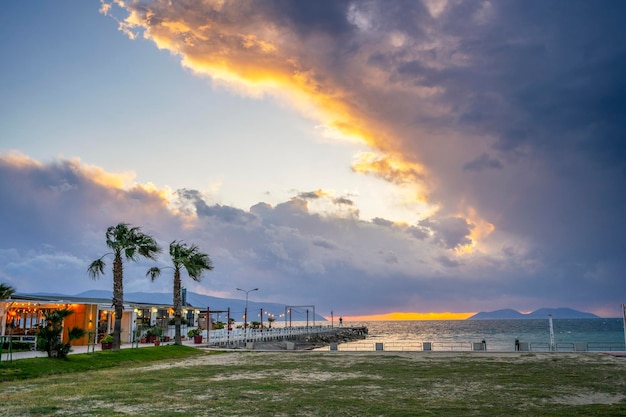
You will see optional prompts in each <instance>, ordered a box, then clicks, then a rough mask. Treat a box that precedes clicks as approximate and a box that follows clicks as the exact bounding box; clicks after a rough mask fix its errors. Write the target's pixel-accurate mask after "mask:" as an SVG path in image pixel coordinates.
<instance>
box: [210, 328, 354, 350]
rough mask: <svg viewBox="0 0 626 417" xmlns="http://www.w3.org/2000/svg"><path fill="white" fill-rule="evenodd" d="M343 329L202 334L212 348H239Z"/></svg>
mask: <svg viewBox="0 0 626 417" xmlns="http://www.w3.org/2000/svg"><path fill="white" fill-rule="evenodd" d="M341 329H342V328H341V327H332V326H297V327H277V328H271V329H251V328H248V329H245V330H244V329H232V330H227V329H218V330H210V331H209V332H208V333H207V331H206V330H204V331H203V332H202V336H203V343H207V344H209V345H211V346H220V347H225V346H238V345H241V344H243V343H246V342H257V341H258V342H268V341H272V340H290V339H294V338H297V337H301V336H307V335H318V334H323V333H333V332H336V331H339V330H341Z"/></svg>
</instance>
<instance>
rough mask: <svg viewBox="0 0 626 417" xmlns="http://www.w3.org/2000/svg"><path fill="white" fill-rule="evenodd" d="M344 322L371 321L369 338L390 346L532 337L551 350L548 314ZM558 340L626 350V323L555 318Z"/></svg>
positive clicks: (503, 343) (491, 343)
mask: <svg viewBox="0 0 626 417" xmlns="http://www.w3.org/2000/svg"><path fill="white" fill-rule="evenodd" d="M344 326H349V327H356V326H366V327H367V328H368V330H369V336H368V338H367V339H366V340H365V341H363V342H354V343H351V344H345V347H348V346H351V345H355V346H358V344H359V343H361V344H362V343H369V344H370V345H371V344H373V343H376V342H380V343H383V344H387V345H388V346H392V345H397V346H406V348H403V349H402V350H412V349H411V346H414V347H415V346H419V348H416V349H415V350H421V344H422V343H424V342H431V343H432V344H433V350H471V348H470V346H472V343H476V342H482V341H483V340H484V341H485V343H486V345H487V350H493V351H513V350H515V340H516V339H517V340H519V341H520V342H527V343H529V344H531V346H532V347H534V349H533V350H542V349H547V348H548V347H549V344H550V327H549V322H548V319H547V318H546V319H545V320H544V319H532V320H531V319H523V320H437V321H434V320H433V321H428V320H419V321H367V322H346V323H344ZM553 328H554V342H555V345H556V347H557V350H573V349H574V345H575V344H576V343H585V344H587V346H588V347H589V349H588V350H625V347H624V326H623V322H622V320H621V319H619V318H616V319H604V318H603V319H554V320H553Z"/></svg>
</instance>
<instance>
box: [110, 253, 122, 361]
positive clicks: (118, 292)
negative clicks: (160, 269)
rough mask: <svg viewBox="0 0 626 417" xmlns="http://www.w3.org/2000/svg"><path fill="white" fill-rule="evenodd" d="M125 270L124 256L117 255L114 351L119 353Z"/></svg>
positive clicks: (114, 273) (114, 271)
mask: <svg viewBox="0 0 626 417" xmlns="http://www.w3.org/2000/svg"><path fill="white" fill-rule="evenodd" d="M123 281H124V270H123V264H122V256H121V254H120V253H117V252H116V253H115V259H114V260H113V307H114V309H115V324H114V326H113V346H112V350H114V351H119V350H120V345H121V335H122V314H124V282H123Z"/></svg>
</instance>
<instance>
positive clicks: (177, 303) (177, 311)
mask: <svg viewBox="0 0 626 417" xmlns="http://www.w3.org/2000/svg"><path fill="white" fill-rule="evenodd" d="M180 286H181V284H180V269H178V268H176V269H175V270H174V329H175V330H174V344H176V345H181V344H182V343H183V342H182V338H181V337H180V322H181V316H182V311H181V310H182V308H181V304H182V301H181V295H180Z"/></svg>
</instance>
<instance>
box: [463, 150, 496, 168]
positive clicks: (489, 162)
mask: <svg viewBox="0 0 626 417" xmlns="http://www.w3.org/2000/svg"><path fill="white" fill-rule="evenodd" d="M463 169H464V170H466V171H474V172H480V171H482V170H483V169H502V164H501V163H500V161H498V160H497V159H491V158H490V157H489V155H487V154H486V153H484V154H482V155H481V156H479V157H478V158H476V159H474V160H473V161H470V162H468V163H467V164H465V166H464V167H463Z"/></svg>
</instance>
